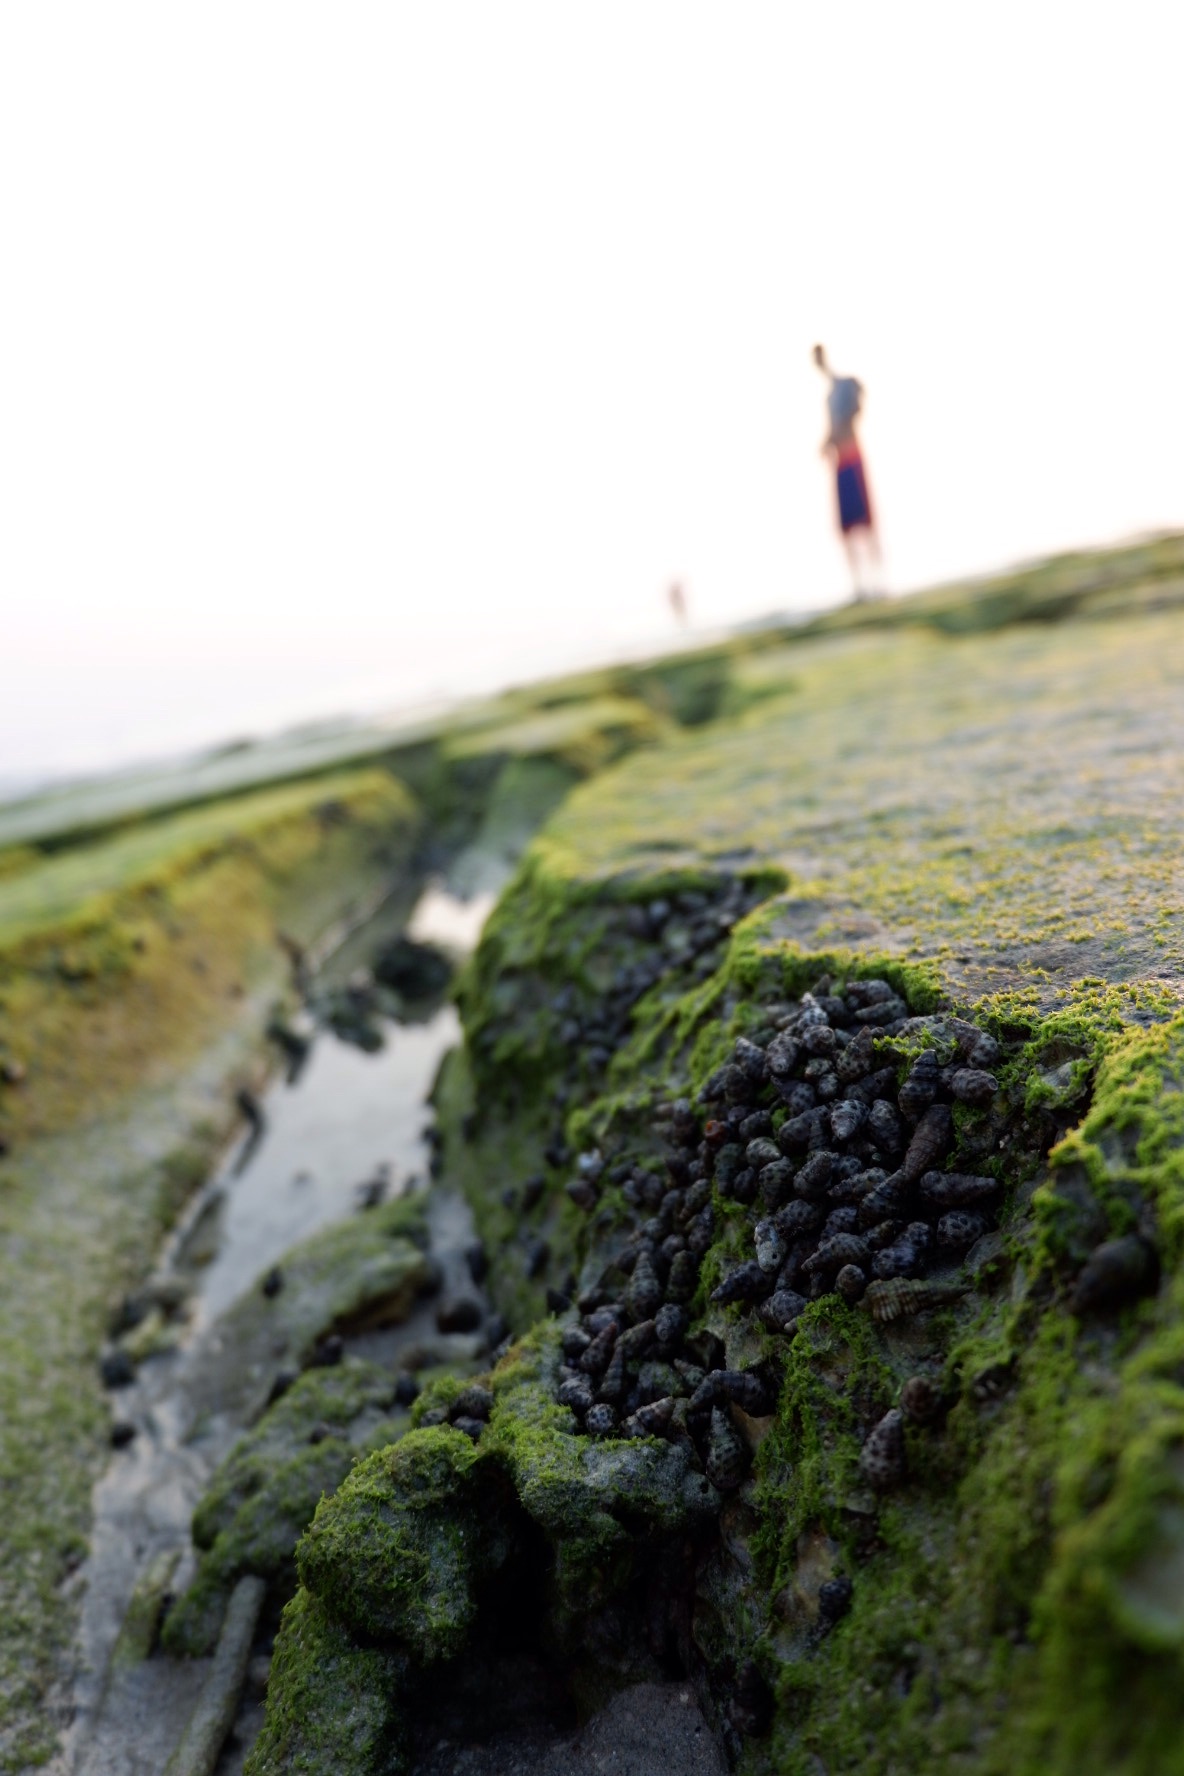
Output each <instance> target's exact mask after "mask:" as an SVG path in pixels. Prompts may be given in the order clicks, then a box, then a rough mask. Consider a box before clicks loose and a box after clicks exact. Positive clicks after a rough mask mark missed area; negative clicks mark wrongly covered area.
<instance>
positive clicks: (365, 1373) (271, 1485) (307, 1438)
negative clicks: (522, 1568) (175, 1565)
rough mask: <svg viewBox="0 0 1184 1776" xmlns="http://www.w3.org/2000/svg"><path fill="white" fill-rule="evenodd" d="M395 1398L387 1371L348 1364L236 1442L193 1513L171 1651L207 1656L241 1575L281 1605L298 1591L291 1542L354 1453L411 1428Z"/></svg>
mask: <svg viewBox="0 0 1184 1776" xmlns="http://www.w3.org/2000/svg"><path fill="white" fill-rule="evenodd" d="M392 1395H393V1390H392V1382H391V1377H390V1374H389V1373H388V1372H387V1371H386V1370H384V1369H382V1368H380V1367H379V1366H378V1365H377V1364H375V1363H367V1362H361V1361H359V1360H358V1359H357V1358H352V1357H351V1358H347V1359H346V1361H345V1362H344V1363H343V1364H341V1365H340V1366H339V1367H336V1368H331V1369H311V1370H308V1371H307V1372H306V1373H305V1374H303V1375H302V1376H300V1377H299V1379H298V1380H297V1381H295V1382H294V1383H293V1385H292V1386H291V1388H289V1389H288V1391H287V1392H286V1393H285V1394H283V1395H282V1396H281V1398H280V1399H279V1400H278V1401H277V1402H276V1403H275V1404H274V1405H273V1406H271V1407H270V1408H269V1409H268V1411H267V1412H266V1413H265V1414H264V1416H263V1418H262V1419H261V1420H260V1421H259V1423H258V1424H257V1425H255V1426H254V1427H253V1428H252V1429H251V1430H250V1431H248V1432H247V1434H246V1435H245V1436H244V1437H243V1438H241V1439H240V1441H239V1442H238V1443H237V1444H236V1445H235V1447H234V1449H233V1450H232V1451H231V1453H230V1454H229V1455H228V1456H227V1458H226V1460H225V1461H224V1462H223V1463H222V1464H221V1466H220V1467H219V1468H218V1470H217V1471H216V1473H215V1474H214V1477H213V1479H212V1480H211V1482H210V1485H209V1487H208V1488H207V1490H206V1493H205V1495H204V1497H203V1498H202V1500H201V1503H200V1504H199V1505H198V1507H197V1510H196V1511H195V1512H194V1516H193V1540H194V1542H195V1544H196V1545H197V1547H198V1548H199V1549H200V1550H201V1553H200V1556H199V1560H198V1569H197V1574H196V1576H195V1578H194V1580H193V1582H192V1583H191V1585H190V1586H189V1587H188V1589H187V1590H186V1591H185V1593H184V1594H183V1595H182V1596H181V1597H180V1598H179V1599H178V1600H177V1602H176V1603H175V1604H174V1606H173V1608H172V1609H171V1610H170V1612H169V1615H168V1618H167V1621H166V1623H165V1629H164V1635H163V1640H164V1645H165V1647H166V1648H167V1649H168V1651H170V1652H173V1653H183V1654H187V1655H191V1656H192V1655H197V1654H202V1653H208V1652H209V1651H210V1650H211V1649H212V1647H213V1645H214V1643H215V1641H216V1639H217V1636H218V1632H219V1630H220V1628H221V1625H222V1619H223V1616H224V1613H225V1608H226V1603H227V1600H228V1599H229V1596H230V1593H231V1591H232V1590H233V1587H234V1584H235V1581H236V1580H237V1579H239V1578H241V1577H242V1575H243V1574H244V1573H254V1574H256V1575H257V1576H258V1577H259V1578H264V1579H267V1580H269V1581H270V1582H272V1583H273V1584H274V1585H276V1586H277V1587H279V1588H280V1596H281V1597H282V1596H283V1595H284V1592H285V1591H288V1592H291V1591H292V1590H293V1589H294V1588H295V1583H296V1568H295V1549H296V1543H297V1541H298V1540H299V1538H300V1536H301V1535H302V1534H303V1532H304V1530H305V1529H306V1528H307V1526H308V1524H309V1522H310V1521H311V1519H312V1515H313V1512H314V1511H315V1510H316V1508H317V1505H318V1504H319V1502H320V1500H321V1498H322V1497H323V1496H325V1495H326V1494H329V1493H332V1492H333V1491H335V1489H336V1488H337V1487H338V1486H339V1485H340V1484H341V1481H342V1480H343V1479H344V1478H345V1476H346V1475H347V1474H348V1473H349V1471H350V1469H351V1468H352V1467H353V1465H354V1463H355V1462H356V1461H357V1460H358V1458H359V1456H360V1455H363V1454H366V1453H367V1452H368V1451H370V1450H372V1449H377V1448H383V1447H385V1446H386V1445H387V1444H389V1443H392V1442H394V1441H395V1440H396V1439H397V1438H398V1437H400V1436H401V1435H402V1433H403V1431H404V1430H405V1429H406V1428H407V1424H408V1419H407V1416H406V1414H405V1413H400V1412H396V1411H394V1410H393V1409H392Z"/></svg>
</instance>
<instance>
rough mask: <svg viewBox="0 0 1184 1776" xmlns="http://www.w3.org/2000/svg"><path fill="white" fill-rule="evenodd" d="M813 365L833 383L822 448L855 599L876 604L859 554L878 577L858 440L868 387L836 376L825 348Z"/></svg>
mask: <svg viewBox="0 0 1184 1776" xmlns="http://www.w3.org/2000/svg"><path fill="white" fill-rule="evenodd" d="M814 362H815V363H816V364H817V366H818V368H819V369H820V370H821V371H822V374H823V375H824V376H825V377H826V378H827V379H828V381H829V382H830V392H829V394H828V395H827V397H826V409H827V415H828V417H829V420H830V429H829V431H828V432H827V435H826V439H825V441H824V443H823V446H822V454H823V456H828V457H830V459H831V461H832V462H833V463H834V465H835V485H836V491H837V494H838V506H839V529H840V531H841V532H842V536H843V547H844V549H845V550H846V551H847V561H848V564H849V566H850V568H851V583H852V588H853V591H854V595H855V597H856V599H863V598H871V597H872V596H874V594H873V592H872V591H871V589H870V588H869V587H867V586H866V585H864V584H863V583H862V580H861V573H860V554H861V552H862V553H863V554H864V555H865V556H866V558H867V560H868V561H869V562H870V563H872V564H873V565H874V567H875V569H876V572H877V577H878V573H879V568H880V565H881V563H880V540H879V538H878V536H877V535H876V521H875V519H874V518H873V517H872V502H871V496H870V494H869V493H868V490H867V475H866V473H865V471H864V467H863V455H862V453H861V451H860V448H859V440H858V438H857V437H856V435H855V422H856V420H857V419H858V418H859V413H860V409H861V408H862V406H863V384H862V383H861V382H857V381H856V379H855V377H854V376H836V375H835V373H834V371H833V370H832V369H831V367H830V365H829V364H828V363H827V361H826V352H825V351H824V350H823V348H822V346H820V345H816V346H815V347H814Z"/></svg>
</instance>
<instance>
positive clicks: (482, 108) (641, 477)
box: [0, 0, 1184, 779]
mask: <svg viewBox="0 0 1184 1776" xmlns="http://www.w3.org/2000/svg"><path fill="white" fill-rule="evenodd" d="M1182 21H1184V13H1182V11H1181V9H1180V8H1179V7H1177V6H1174V5H1172V4H1170V0H1154V3H1150V4H1130V3H1128V4H1125V5H1123V6H1122V7H1117V6H1114V5H1112V4H1111V5H1107V6H1104V7H1103V6H1100V5H1089V4H1084V3H1082V0H1077V3H1075V4H1043V5H1042V4H1040V3H1039V0H1024V3H1022V4H1007V3H1001V0H997V3H995V4H993V5H991V6H974V7H971V6H959V5H952V4H950V3H949V0H941V3H940V4H934V5H917V4H913V5H909V4H901V3H900V0H874V4H868V5H864V4H860V3H858V0H844V3H843V4H842V5H835V4H833V3H831V4H827V3H825V0H818V3H815V0H797V4H792V3H786V0H782V3H780V4H757V3H752V4H743V3H742V0H737V3H736V4H733V5H729V6H725V5H723V4H718V3H717V4H716V5H714V6H711V7H708V6H705V5H701V4H695V3H694V0H677V3H672V4H666V3H665V0H662V3H659V0H629V3H628V4H625V3H620V0H598V4H596V5H595V6H591V5H583V6H575V5H571V4H564V3H563V0H545V3H543V0H540V3H539V4H524V3H520V0H497V3H496V4H490V0H480V3H476V0H474V3H471V4H470V3H465V0H457V3H454V4H448V3H447V0H445V3H443V4H438V5H433V6H427V5H422V4H419V5H412V4H410V3H408V0H403V3H397V0H385V3H383V4H375V5H368V4H361V3H359V4H344V3H336V4H330V3H328V0H325V3H323V4H321V5H317V6H310V5H301V4H299V3H297V0H283V3H282V4H275V5H271V4H251V3H250V0H233V3H230V4H222V3H220V0H203V3H202V4H200V5H187V6H182V5H179V4H177V3H176V0H150V3H148V4H143V5H129V4H120V3H119V0H104V4H102V5H98V6H96V5H94V4H93V3H92V0H86V3H85V4H77V5H71V4H55V0H23V3H22V0H11V3H10V4H8V5H5V6H3V7H2V8H0V253H2V255H3V258H2V276H0V779H3V778H12V777H15V776H20V775H23V774H33V773H38V772H40V771H42V770H61V769H76V768H79V767H94V766H101V765H106V764H108V763H111V762H115V761H117V760H119V759H123V758H128V757H133V756H140V755H143V754H146V753H153V752H159V751H162V750H168V749H170V748H175V747H177V746H181V745H187V744H191V743H196V742H204V741H206V740H213V739H217V738H221V737H225V736H227V735H229V734H237V733H240V732H250V731H258V730H259V729H260V728H263V727H267V726H269V725H273V724H275V723H278V722H281V721H285V720H294V719H298V718H300V717H303V716H312V715H317V714H324V713H329V712H332V711H336V710H339V709H343V708H348V707H356V708H365V707H374V706H381V705H383V704H386V705H390V704H393V703H400V702H404V701H407V700H411V699H418V698H424V697H427V696H430V695H432V694H435V693H439V692H447V691H452V690H464V689H468V688H471V687H474V686H476V685H479V684H482V683H488V682H491V681H497V680H498V679H501V678H504V677H506V676H510V677H514V676H525V675H527V674H529V673H530V672H532V671H535V670H537V669H540V668H544V667H550V666H553V665H563V664H568V663H572V662H575V661H577V660H579V659H580V658H582V657H584V656H586V655H588V654H598V653H600V652H604V651H611V650H613V649H616V648H621V647H627V646H635V645H637V644H638V643H639V642H641V641H643V640H644V639H646V638H647V637H649V636H653V637H663V636H666V635H667V634H668V633H669V630H670V618H669V614H668V612H667V610H666V608H665V604H664V596H663V595H664V590H665V587H666V586H667V584H668V582H669V581H670V579H671V578H672V577H674V576H676V575H677V576H681V577H682V578H683V579H684V580H685V583H686V586H687V590H688V595H689V598H690V601H691V607H692V614H693V616H694V617H695V619H696V621H697V622H699V623H702V624H705V625H711V624H717V623H722V622H730V621H732V620H736V619H740V618H743V617H746V616H750V615H753V614H755V613H757V612H760V611H763V610H769V609H774V608H781V609H784V608H791V607H811V606H816V605H818V604H821V603H825V602H829V601H831V600H833V599H834V598H837V597H839V596H840V595H842V594H843V592H844V591H845V586H846V576H845V568H844V564H843V560H842V557H841V554H840V552H839V549H838V546H837V543H836V541H835V539H834V536H833V534H832V531H831V493H830V487H829V481H828V477H827V471H826V469H825V468H824V466H823V464H822V463H821V461H820V459H819V455H818V444H819V440H820V437H821V435H822V431H823V411H822V397H823V393H824V390H823V385H822V383H821V380H820V379H819V377H818V375H817V372H816V371H814V369H813V368H812V366H811V364H810V362H809V351H810V347H811V345H812V344H813V342H814V340H815V339H816V338H819V339H822V340H824V341H825V342H826V343H827V345H828V347H829V348H830V352H831V356H832V360H833V361H834V362H835V363H836V365H837V366H838V367H839V368H840V369H842V370H845V371H850V372H852V373H854V374H857V375H858V376H859V377H860V378H861V379H862V380H863V382H864V383H865V385H866V387H867V391H868V395H867V410H866V422H865V432H864V436H865V443H866V448H867V456H868V463H869V473H870V478H871V482H872V489H873V496H874V498H875V501H876V504H877V506H878V508H879V513H880V517H881V520H882V528H883V533H884V538H885V542H886V545H887V550H888V556H889V571H890V579H891V583H892V584H893V585H894V586H895V587H897V588H904V587H908V586H911V585H916V584H919V583H925V582H928V581H932V580H934V579H937V578H940V577H943V576H946V575H954V574H961V573H965V572H973V571H977V570H979V569H982V568H986V567H989V566H993V565H995V564H998V563H1003V562H1006V561H1009V560H1012V559H1015V558H1017V557H1021V556H1026V555H1030V554H1034V553H1037V552H1040V551H1043V550H1046V549H1054V548H1058V547H1061V546H1064V545H1069V544H1076V543H1081V542H1091V541H1104V540H1107V539H1109V538H1111V537H1113V536H1115V535H1120V534H1126V533H1130V532H1133V531H1138V530H1142V529H1147V528H1154V527H1163V526H1170V525H1178V524H1181V523H1184V494H1182V489H1181V469H1182V467H1184V451H1182V450H1181V447H1180V445H1179V443H1178V441H1177V437H1176V429H1175V428H1176V414H1175V411H1174V409H1175V405H1176V399H1177V396H1178V392H1179V390H1180V388H1181V384H1182V382H1184V318H1182V314H1181V308H1182V301H1181V298H1182V286H1184V277H1182V272H1184V235H1182V225H1181V214H1182V208H1181V198H1180V190H1179V183H1180V176H1181V167H1182V164H1184V154H1182V147H1184V126H1182V115H1184V114H1182V112H1181V100H1180V67H1181V51H1182V49H1184V22H1182Z"/></svg>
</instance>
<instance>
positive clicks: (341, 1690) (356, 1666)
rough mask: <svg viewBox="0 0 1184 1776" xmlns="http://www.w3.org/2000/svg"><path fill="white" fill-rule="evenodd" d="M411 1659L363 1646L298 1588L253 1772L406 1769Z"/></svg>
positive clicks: (395, 1773)
mask: <svg viewBox="0 0 1184 1776" xmlns="http://www.w3.org/2000/svg"><path fill="white" fill-rule="evenodd" d="M406 1670H407V1662H406V1660H404V1659H400V1658H399V1657H398V1656H397V1655H396V1654H392V1653H390V1652H388V1651H386V1650H384V1649H381V1648H377V1647H362V1646H358V1645H357V1644H356V1642H354V1641H353V1640H351V1638H350V1637H349V1635H348V1633H347V1632H346V1630H345V1629H344V1628H343V1627H342V1626H341V1624H340V1623H339V1622H338V1621H337V1620H336V1619H335V1618H334V1617H333V1616H332V1615H331V1614H330V1613H329V1611H328V1610H327V1609H326V1608H325V1607H324V1605H323V1604H321V1603H319V1602H318V1600H317V1599H316V1598H315V1597H313V1596H311V1595H310V1593H309V1592H307V1591H303V1590H302V1591H298V1592H297V1594H296V1596H295V1597H294V1598H293V1600H292V1602H291V1603H290V1604H289V1605H288V1606H287V1608H286V1609H285V1611H284V1615H283V1620H282V1622H281V1624H280V1632H279V1635H278V1637H277V1639H276V1643H275V1653H274V1655H273V1658H272V1666H271V1679H270V1682H269V1685H268V1703H267V1718H266V1721H265V1723H264V1726H263V1731H262V1733H261V1734H260V1736H259V1738H258V1740H257V1741H256V1743H255V1745H254V1746H253V1748H252V1750H251V1754H250V1756H249V1758H248V1759H247V1763H246V1766H245V1772H246V1776H281V1772H282V1776H401V1772H402V1771H403V1770H405V1769H406V1758H405V1755H404V1740H403V1735H402V1732H401V1724H402V1711H401V1707H400V1703H401V1699H402V1698H401V1691H402V1688H403V1685H404V1683H405V1681H406Z"/></svg>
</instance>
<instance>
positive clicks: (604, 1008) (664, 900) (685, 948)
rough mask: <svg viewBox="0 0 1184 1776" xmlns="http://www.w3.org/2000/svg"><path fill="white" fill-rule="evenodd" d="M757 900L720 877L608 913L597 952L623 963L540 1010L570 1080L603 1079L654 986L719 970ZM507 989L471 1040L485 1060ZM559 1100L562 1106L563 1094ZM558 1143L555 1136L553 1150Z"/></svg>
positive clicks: (562, 992) (507, 1005)
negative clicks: (591, 988)
mask: <svg viewBox="0 0 1184 1776" xmlns="http://www.w3.org/2000/svg"><path fill="white" fill-rule="evenodd" d="M761 899H762V895H761V893H760V891H759V890H757V889H755V888H753V887H751V886H747V885H746V884H745V883H743V882H742V881H741V880H740V879H739V878H738V877H735V876H724V877H721V878H720V879H719V880H718V882H714V883H705V884H704V885H703V886H702V887H700V888H682V889H677V890H672V891H671V892H670V893H669V894H661V895H656V896H655V897H654V898H653V899H652V900H650V901H630V902H628V903H620V904H618V905H617V906H615V907H609V908H607V909H606V910H605V917H606V920H607V925H606V928H605V931H604V936H603V941H604V945H605V946H606V947H607V946H609V945H611V947H612V950H613V951H614V953H615V954H617V955H622V954H623V955H624V958H625V959H624V960H622V961H621V962H620V963H619V965H618V966H617V968H616V969H615V970H614V972H613V974H612V976H611V977H610V978H609V980H608V981H607V982H606V984H605V986H604V988H603V990H602V991H600V992H598V993H597V994H595V995H594V996H591V995H589V994H587V993H586V992H582V991H581V990H580V989H579V988H578V987H577V986H575V985H574V984H572V983H571V982H568V983H566V984H565V985H563V986H561V987H560V988H559V989H558V990H557V991H556V992H555V993H554V994H553V995H552V996H551V998H550V999H549V1001H548V1003H547V1006H546V1011H547V1014H548V1027H547V1039H548V1041H549V1042H551V1043H553V1044H554V1047H555V1051H556V1052H561V1053H562V1054H563V1055H564V1056H565V1057H566V1058H567V1060H568V1061H569V1063H570V1066H569V1072H570V1073H571V1075H572V1076H573V1077H574V1076H575V1075H577V1074H579V1073H581V1072H582V1073H584V1074H585V1075H586V1076H589V1077H591V1078H596V1077H598V1076H599V1075H601V1074H603V1072H604V1070H605V1068H606V1067H607V1066H608V1064H609V1061H610V1060H611V1059H612V1057H613V1055H614V1053H615V1052H616V1050H617V1049H618V1048H619V1047H620V1046H621V1044H622V1043H623V1042H624V1041H625V1040H626V1039H627V1037H628V1036H629V1034H630V1031H631V1029H632V1014H633V1010H634V1007H635V1006H636V1005H637V1003H638V1001H639V1000H641V999H642V998H644V997H645V995H646V994H647V993H649V992H651V991H652V989H653V988H654V987H656V986H657V985H658V984H659V983H660V982H661V983H663V984H664V985H673V986H679V987H681V988H684V989H685V987H686V986H687V985H688V984H690V983H692V982H693V981H695V980H696V979H700V980H702V979H706V977H707V976H708V975H709V974H711V973H712V972H713V971H714V970H715V969H716V968H717V967H718V966H719V963H720V960H721V957H722V954H723V949H724V946H725V944H726V943H727V941H728V938H729V935H730V933H731V931H732V928H733V926H734V925H735V924H736V923H737V921H738V920H740V919H742V918H743V917H744V916H745V914H746V913H749V912H751V911H752V909H753V907H755V906H757V905H758V904H759V902H760V900H761ZM511 987H512V980H511V979H505V980H503V982H502V994H503V1000H504V1010H503V1011H502V1012H501V1014H500V1015H499V1017H498V1018H495V1019H491V1020H490V1021H489V1023H487V1024H486V1025H485V1027H484V1028H483V1029H482V1030H481V1031H480V1032H478V1033H477V1035H476V1037H475V1038H471V1039H470V1040H471V1041H472V1042H473V1046H474V1048H475V1050H476V1052H477V1054H478V1055H481V1054H482V1053H492V1052H493V1051H494V1050H495V1049H496V1046H497V1043H498V1041H499V1039H500V1038H501V1037H502V1036H503V1035H505V1034H506V1033H507V1032H510V1031H511V1030H512V1029H513V1026H514V1024H515V1020H516V1018H517V1016H518V1008H517V1007H516V1006H515V1005H514V1004H513V1003H512V998H511V992H510V990H509V989H510V988H511ZM560 1096H561V1100H563V1099H565V1098H566V1093H564V1092H561V1094H560ZM559 1107H560V1108H562V1102H560V1106H559ZM561 1144H562V1134H561V1132H560V1134H559V1135H557V1137H556V1140H555V1141H554V1142H553V1143H552V1145H553V1146H555V1147H559V1146H560V1145H561ZM552 1163H555V1162H552Z"/></svg>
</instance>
